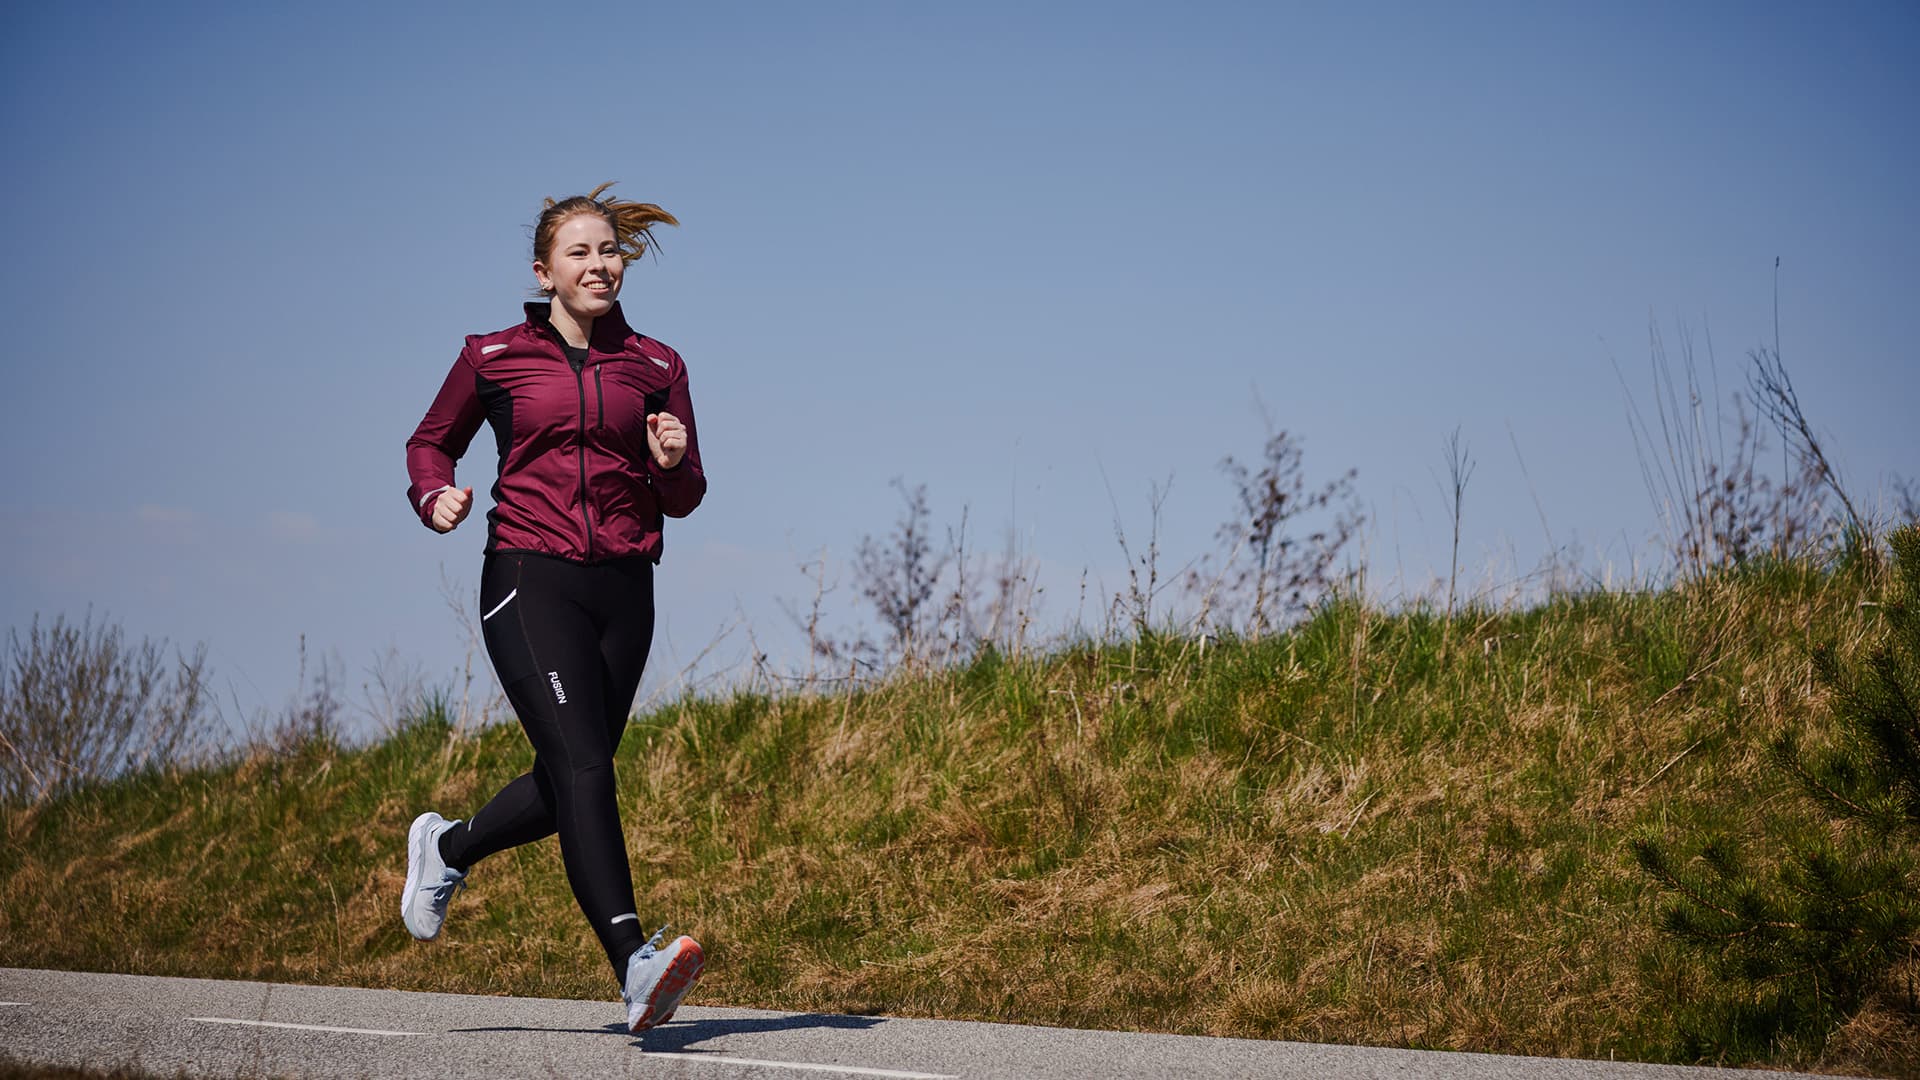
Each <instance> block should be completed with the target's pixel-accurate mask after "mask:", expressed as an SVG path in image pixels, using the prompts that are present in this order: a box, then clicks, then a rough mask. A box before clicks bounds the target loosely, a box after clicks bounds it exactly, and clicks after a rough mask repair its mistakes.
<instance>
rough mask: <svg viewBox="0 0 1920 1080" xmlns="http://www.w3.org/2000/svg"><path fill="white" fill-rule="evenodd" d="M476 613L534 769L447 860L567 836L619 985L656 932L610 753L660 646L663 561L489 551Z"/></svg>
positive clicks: (470, 828) (590, 916)
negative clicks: (643, 916) (641, 895)
mask: <svg viewBox="0 0 1920 1080" xmlns="http://www.w3.org/2000/svg"><path fill="white" fill-rule="evenodd" d="M480 611H481V615H482V620H481V624H480V629H481V632H482V634H483V635H484V636H485V638H486V642H487V654H488V656H489V657H491V658H492V660H493V669H494V671H495V672H497V673H498V674H499V676H500V685H501V686H502V687H503V688H505V690H506V694H507V701H508V702H509V703H511V704H512V705H513V711H514V712H515V713H516V714H518V715H519V717H520V726H521V727H523V728H525V729H526V733H527V740H528V741H529V742H531V743H532V744H533V769H532V771H530V772H528V773H527V774H526V775H524V776H521V777H519V778H517V779H515V780H514V781H512V782H511V783H509V784H508V785H507V786H506V787H504V788H501V789H500V793H499V794H497V795H495V796H494V797H493V798H492V799H491V800H490V801H489V802H488V803H487V804H486V805H485V806H483V807H481V808H480V810H479V812H478V813H476V814H474V815H473V816H472V817H470V818H468V819H467V820H466V821H465V822H464V823H462V824H460V825H456V826H454V827H453V828H452V829H449V830H447V831H446V833H444V834H443V835H442V837H441V840H440V853H441V857H442V858H443V859H445V860H446V863H447V865H449V866H451V867H453V868H455V869H457V870H465V869H466V868H467V867H469V866H471V865H473V864H474V863H476V862H479V861H480V860H481V859H484V858H486V857H487V856H489V855H492V854H493V853H495V852H498V851H505V850H506V849H508V848H511V847H518V846H519V845H521V844H528V843H532V842H533V841H535V840H541V839H545V838H546V837H549V836H552V835H553V834H554V833H555V832H558V833H559V834H560V856H561V859H562V860H563V861H564V862H565V863H566V867H567V882H568V883H569V884H570V885H572V886H573V896H574V899H575V900H576V901H578V902H579V904H580V910H581V911H582V912H584V913H585V914H586V916H587V921H588V922H589V923H591V924H592V925H593V932H594V933H595V934H596V935H598V936H599V938H600V944H601V947H603V948H604V949H606V952H607V961H608V963H611V964H612V965H613V970H614V977H615V978H616V979H623V978H625V975H626V962H627V957H628V955H629V954H631V953H632V952H633V951H634V950H635V949H637V948H639V947H640V945H641V944H642V943H644V942H645V941H646V933H645V932H644V931H643V930H642V929H641V926H640V921H639V916H638V915H637V914H636V912H635V905H634V901H633V872H632V870H631V869H630V867H629V865H628V863H627V845H626V837H625V834H624V833H622V832H621V829H620V807H619V802H618V800H617V798H616V796H615V791H614V783H613V752H614V749H615V748H616V747H618V746H619V745H620V736H621V734H622V733H623V732H624V731H625V730H626V726H627V711H628V709H630V708H631V707H632V705H633V698H634V694H635V692H636V691H638V690H639V688H640V673H641V670H642V669H644V668H645V667H646V665H647V649H648V647H649V646H650V645H651V644H652V641H653V563H652V562H651V561H649V560H648V559H646V558H644V557H642V558H634V559H622V560H619V561H617V562H609V563H596V564H593V565H582V564H579V563H573V562H567V561H565V560H563V559H557V558H552V557H550V556H545V555H533V554H523V553H515V552H498V553H494V554H490V555H488V556H487V560H486V566H485V569H483V570H482V571H481V575H480Z"/></svg>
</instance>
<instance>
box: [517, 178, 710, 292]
mask: <svg viewBox="0 0 1920 1080" xmlns="http://www.w3.org/2000/svg"><path fill="white" fill-rule="evenodd" d="M613 185H614V181H612V180H609V181H607V182H606V183H604V184H601V185H600V186H599V187H597V188H594V189H593V190H592V191H590V192H588V193H587V194H585V195H570V196H568V197H567V198H564V199H559V200H554V199H548V200H546V201H545V203H544V204H542V208H541V211H540V220H539V221H537V222H535V223H534V226H533V257H534V260H535V261H536V262H539V263H541V264H543V265H551V264H552V257H553V241H554V237H555V235H556V234H557V233H558V232H559V231H560V226H561V225H562V224H563V223H564V222H565V221H566V220H567V219H568V218H570V217H573V216H575V215H576V214H596V215H598V216H600V217H602V218H604V219H606V222H607V224H609V225H611V226H613V235H614V238H615V239H616V240H618V241H619V244H620V259H621V261H622V262H632V261H633V260H635V259H637V258H639V257H640V256H641V255H644V254H646V251H647V249H648V248H649V247H652V246H653V244H654V239H653V227H654V226H655V225H678V224H680V220H679V219H678V218H676V217H674V216H673V215H672V214H669V213H667V212H666V211H665V210H662V209H660V208H659V207H658V206H655V205H654V204H653V203H643V202H628V201H626V200H625V199H616V198H614V197H613V196H611V195H609V196H607V197H606V198H604V199H603V198H601V197H600V193H601V192H603V191H605V190H607V189H608V188H610V187H612V186H613ZM541 291H542V292H545V291H546V290H541Z"/></svg>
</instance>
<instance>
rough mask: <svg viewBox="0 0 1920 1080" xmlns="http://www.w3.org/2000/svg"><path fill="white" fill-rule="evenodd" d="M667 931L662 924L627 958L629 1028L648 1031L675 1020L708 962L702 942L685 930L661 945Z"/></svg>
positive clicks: (624, 993) (623, 996)
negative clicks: (682, 1000)
mask: <svg viewBox="0 0 1920 1080" xmlns="http://www.w3.org/2000/svg"><path fill="white" fill-rule="evenodd" d="M666 933H667V928H666V927H664V926H663V927H661V928H660V929H659V930H657V931H655V932H654V935H653V938H652V940H650V941H648V942H647V943H646V944H645V945H642V946H640V948H639V949H637V950H636V951H635V952H634V954H633V955H632V956H630V957H628V958H627V983H626V985H625V986H624V987H622V988H621V991H620V997H621V999H622V1000H624V1001H625V1002H626V1003H627V1030H629V1031H645V1030H647V1029H648V1028H651V1027H658V1026H660V1025H661V1024H664V1023H666V1022H667V1021H668V1020H671V1019H672V1018H673V1011H674V1010H675V1009H678V1008H679V1007H680V1000H681V999H682V998H684V997H686V996H687V991H689V990H691V989H693V984H694V983H695V982H698V981H699V979H700V969H701V968H702V967H704V966H705V965H706V962H707V958H706V954H705V953H702V952H701V951H700V943H699V942H697V941H695V940H693V939H692V938H690V937H687V936H686V935H685V934H682V935H681V936H679V937H677V938H675V939H674V940H673V944H671V945H668V946H667V947H666V948H664V949H661V948H658V947H657V946H658V945H659V942H660V939H661V938H662V937H665V936H666Z"/></svg>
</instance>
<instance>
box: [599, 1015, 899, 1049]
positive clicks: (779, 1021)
mask: <svg viewBox="0 0 1920 1080" xmlns="http://www.w3.org/2000/svg"><path fill="white" fill-rule="evenodd" d="M886 1022H887V1018H886V1017H884V1016H832V1015H828V1014H825V1013H796V1014H794V1015H792V1016H754V1017H740V1018H738V1019H725V1020H723V1019H714V1020H687V1021H682V1022H678V1023H675V1022H671V1021H670V1022H668V1024H667V1025H666V1026H665V1027H657V1028H654V1029H653V1030H651V1031H648V1032H645V1033H643V1034H642V1035H641V1036H640V1048H641V1049H643V1050H660V1051H667V1050H685V1049H687V1048H688V1047H691V1046H693V1045H694V1044H696V1043H701V1042H705V1041H707V1040H708V1039H718V1038H721V1037H722V1036H726V1035H758V1034H760V1033H761V1032H765V1031H793V1030H795V1029H798V1028H839V1029H840V1030H842V1031H865V1030H867V1029H868V1028H871V1027H873V1026H875V1025H876V1024H884V1023H886ZM614 1026H615V1027H618V1028H619V1029H620V1031H621V1032H622V1033H623V1034H626V1033H627V1029H626V1027H625V1026H624V1025H619V1024H616V1025H614Z"/></svg>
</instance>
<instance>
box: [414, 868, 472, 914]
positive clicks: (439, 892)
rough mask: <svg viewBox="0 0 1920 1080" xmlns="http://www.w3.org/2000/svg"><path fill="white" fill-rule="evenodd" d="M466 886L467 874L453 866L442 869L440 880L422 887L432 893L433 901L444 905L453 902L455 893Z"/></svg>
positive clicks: (424, 890)
mask: <svg viewBox="0 0 1920 1080" xmlns="http://www.w3.org/2000/svg"><path fill="white" fill-rule="evenodd" d="M466 887H467V875H465V874H462V873H461V872H460V871H458V870H455V869H453V868H452V867H448V868H447V869H445V870H443V871H441V876H440V880H439V881H437V882H434V883H433V884H431V885H422V886H420V889H421V891H423V892H430V893H432V894H433V902H434V903H435V904H441V905H444V904H448V903H451V902H452V900H453V895H454V894H455V893H457V892H459V891H460V890H461V889H464V888H466Z"/></svg>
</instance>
